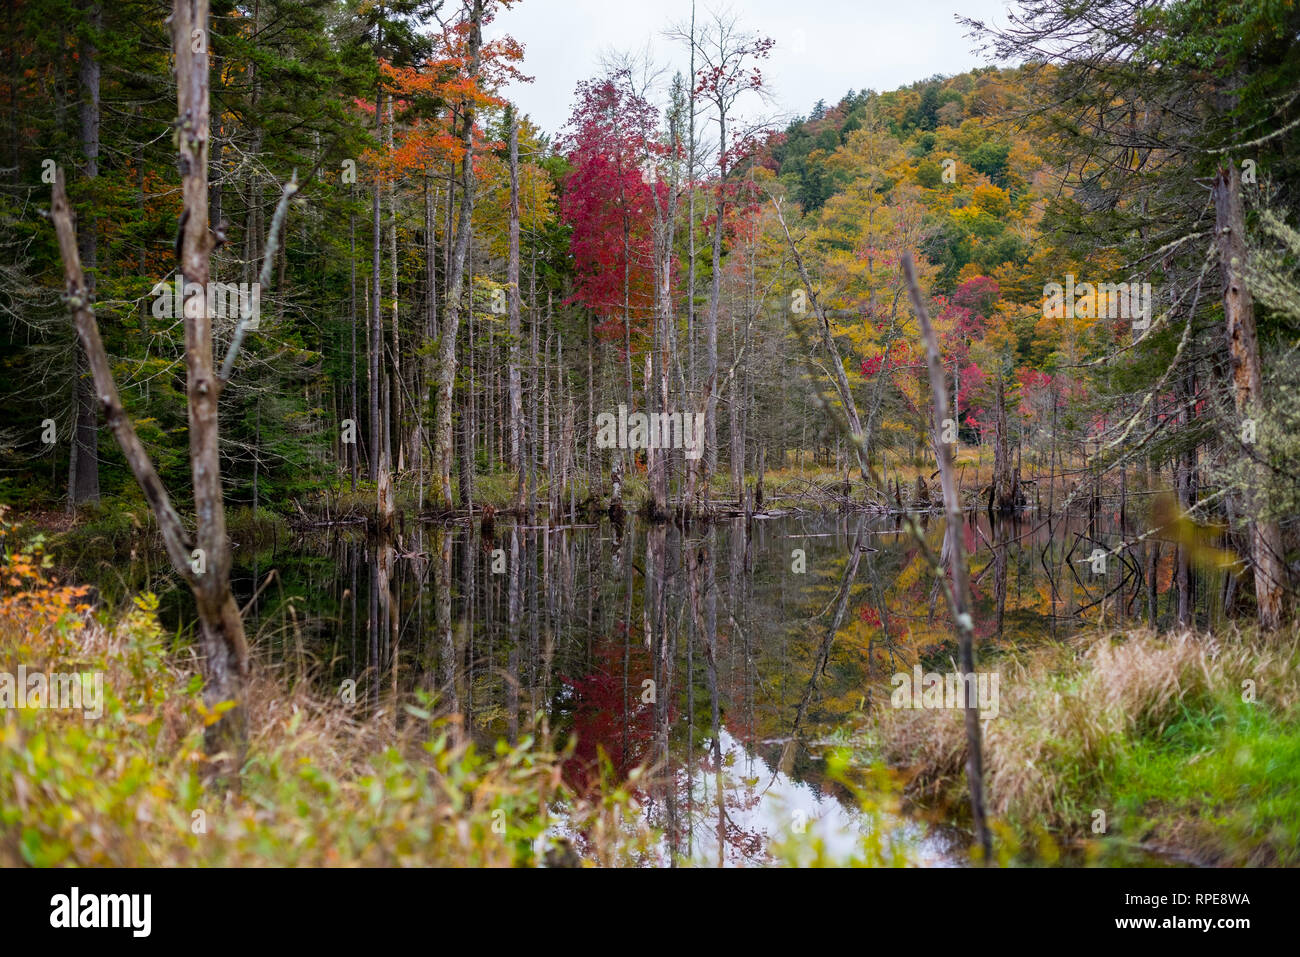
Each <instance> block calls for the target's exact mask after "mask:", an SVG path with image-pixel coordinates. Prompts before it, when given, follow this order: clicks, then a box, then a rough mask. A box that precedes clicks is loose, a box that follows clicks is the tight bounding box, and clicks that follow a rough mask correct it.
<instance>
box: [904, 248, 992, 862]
mask: <svg viewBox="0 0 1300 957" xmlns="http://www.w3.org/2000/svg"><path fill="white" fill-rule="evenodd" d="M903 274H904V276H906V278H907V290H908V293H909V295H910V296H911V298H912V308H913V309H915V310H916V318H917V321H918V322H919V323H920V325H921V336H922V338H923V339H924V340H925V350H926V356H927V360H928V366H929V373H930V391H931V392H932V393H933V395H934V421H933V423H932V428H931V431H932V435H933V439H932V441H933V443H934V454H935V458H936V459H937V460H938V462H939V482H940V485H941V487H942V489H943V505H944V514H945V517H946V519H947V522H946V526H945V530H944V534H945V536H946V537H947V539H948V555H949V559H950V566H949V567H950V568H951V571H952V587H951V588H949V587H948V586H947V584H945V585H944V590H943V591H944V595H945V596H946V597H947V599H948V605H949V607H950V608H951V610H952V620H953V626H954V627H955V628H956V630H957V643H958V649H959V651H958V655H959V657H960V659H961V661H960V667H961V671H962V674H963V675H974V673H975V649H974V639H975V622H974V619H972V618H971V613H970V571H969V569H968V568H967V566H966V547H965V544H964V543H963V542H962V511H961V501H960V500H959V499H958V497H957V475H956V471H955V470H954V469H953V464H952V445H951V444H950V443H948V442H941V441H939V430H940V429H941V428H942V426H943V423H944V421H945V420H946V419H947V418H948V386H947V382H946V380H945V379H944V374H943V364H942V362H941V361H940V358H939V341H938V339H937V338H936V337H935V334H934V327H933V326H932V325H930V314H929V312H928V311H927V310H926V308H925V300H924V299H923V298H922V296H921V287H920V285H919V284H918V283H917V281H916V271H915V270H914V268H913V266H912V254H911V253H903ZM936 571H938V570H937V569H936ZM940 581H942V575H941V574H940ZM968 680H972V679H968ZM963 710H964V711H965V717H966V752H967V753H966V779H967V781H968V782H969V784H970V806H971V818H972V822H973V824H974V827H975V839H976V841H977V842H978V843H979V845H980V848H981V850H982V851H983V859H982V863H987V862H988V860H989V858H990V856H991V855H992V851H993V845H992V841H991V840H990V838H989V831H988V824H987V822H986V820H985V812H984V756H983V753H982V750H981V744H980V723H979V721H980V719H979V711H978V709H977V708H976V705H975V702H973V701H972V700H971V696H970V695H966V696H965V700H964V708H963Z"/></svg>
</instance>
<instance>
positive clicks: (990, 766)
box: [873, 630, 1300, 841]
mask: <svg viewBox="0 0 1300 957" xmlns="http://www.w3.org/2000/svg"><path fill="white" fill-rule="evenodd" d="M1298 664H1300V643H1298V641H1297V636H1296V634H1295V633H1294V632H1292V633H1289V634H1286V635H1281V636H1274V637H1271V638H1268V639H1259V638H1257V637H1256V636H1254V635H1253V634H1252V633H1249V632H1241V631H1238V630H1232V631H1229V632H1227V633H1225V634H1222V635H1218V636H1212V635H1205V634H1196V633H1192V632H1178V633H1173V634H1166V635H1158V634H1153V633H1151V632H1147V631H1134V632H1129V633H1126V634H1105V635H1086V636H1080V637H1077V638H1075V639H1073V640H1071V641H1070V642H1068V643H1066V644H1063V645H1057V646H1049V647H1046V648H1041V649H1036V650H1034V651H1032V652H1029V653H1026V654H1023V655H1020V656H1018V657H1007V658H1000V659H998V660H997V661H996V662H995V663H993V664H990V665H986V666H985V667H986V668H988V669H992V670H998V671H1000V673H1001V688H1000V692H1001V695H1000V698H1001V700H1000V708H999V714H998V715H997V716H996V717H994V718H991V719H989V720H986V721H984V722H983V725H982V730H983V737H984V766H985V787H986V799H987V802H988V807H989V810H990V812H991V814H992V815H993V816H994V817H996V818H1001V819H1003V820H1004V821H1005V822H1006V823H1009V824H1011V825H1012V826H1013V827H1014V828H1017V829H1019V830H1020V831H1021V832H1023V833H1029V832H1031V831H1033V830H1036V829H1042V828H1045V829H1048V830H1051V831H1053V832H1056V833H1058V834H1060V835H1064V836H1068V837H1079V836H1084V835H1087V834H1088V833H1089V832H1090V825H1091V823H1092V821H1093V811H1094V809H1096V808H1108V807H1109V808H1114V807H1115V806H1116V805H1117V804H1118V803H1123V802H1122V796H1121V795H1119V794H1117V793H1115V792H1116V791H1117V784H1118V785H1120V786H1125V784H1126V783H1127V782H1129V780H1130V779H1134V781H1136V779H1137V778H1139V777H1141V775H1140V774H1135V773H1133V769H1134V767H1135V766H1138V765H1141V766H1146V765H1147V764H1148V756H1149V753H1159V754H1161V755H1162V756H1163V757H1165V758H1169V757H1171V751H1172V749H1177V748H1178V747H1183V746H1186V747H1188V749H1189V753H1188V756H1187V761H1188V762H1195V761H1196V760H1198V754H1199V753H1200V752H1201V751H1203V750H1213V746H1212V745H1209V746H1207V745H1206V742H1205V740H1204V739H1205V735H1206V734H1214V733H1217V732H1211V731H1204V728H1211V727H1220V726H1222V727H1228V726H1230V725H1232V724H1233V721H1234V720H1236V719H1235V718H1234V715H1236V714H1237V712H1238V709H1241V708H1247V709H1254V711H1252V712H1251V715H1252V717H1253V716H1254V715H1260V716H1261V718H1260V720H1266V721H1268V722H1272V723H1273V724H1272V725H1271V727H1272V726H1276V727H1280V728H1282V729H1283V731H1284V732H1285V731H1286V729H1294V727H1295V723H1296V721H1297V717H1300V707H1298V706H1300V669H1298V668H1297V665H1298ZM1244 682H1253V688H1254V692H1255V695H1256V696H1257V701H1255V702H1254V703H1253V704H1250V705H1245V704H1243V702H1242V697H1243V691H1244V687H1249V686H1244V685H1243V683H1244ZM878 717H879V721H878V725H877V730H876V733H875V740H874V742H873V744H874V746H876V747H877V748H878V749H879V751H880V753H881V754H882V757H883V758H884V759H885V760H886V761H888V762H889V763H891V764H893V765H896V766H901V767H903V768H905V769H907V771H908V786H907V794H908V796H909V797H910V798H911V799H912V800H914V801H917V802H933V801H940V802H944V801H946V802H951V803H952V804H953V805H954V806H957V805H959V804H961V803H962V802H964V800H965V794H966V780H965V760H966V739H965V728H964V724H963V718H962V712H961V711H960V710H903V709H898V710H895V709H891V708H887V707H886V708H884V709H882V710H881V711H880V713H879V716H878ZM1202 726H1203V727H1202ZM1189 728H1192V729H1198V730H1197V733H1196V734H1194V735H1193V734H1190V732H1189V731H1188V729H1189ZM1189 735H1190V736H1189ZM1191 738H1195V740H1196V742H1197V743H1196V745H1195V747H1193V746H1191V745H1184V743H1183V742H1184V740H1185V739H1186V740H1190V739H1191ZM1172 757H1173V758H1175V760H1174V761H1173V763H1174V765H1175V766H1177V765H1178V761H1177V760H1176V757H1177V756H1176V754H1172ZM1296 783H1297V782H1292V783H1291V785H1290V787H1294V786H1295V784H1296ZM1279 787H1285V785H1284V784H1283V783H1282V782H1279ZM1172 788H1173V785H1172V784H1171V789H1172ZM1189 790H1195V789H1194V788H1189ZM1226 790H1229V789H1228V788H1227V787H1226V785H1225V791H1226ZM1257 797H1260V799H1261V800H1263V799H1266V798H1268V797H1269V795H1267V794H1264V795H1257ZM1287 799H1288V800H1289V798H1287ZM1230 800H1231V796H1230V795H1226V794H1225V795H1224V798H1223V801H1230ZM1216 802H1217V803H1216ZM1134 803H1136V804H1137V805H1139V806H1140V805H1141V804H1142V803H1143V800H1142V799H1141V798H1140V796H1139V797H1135V798H1134ZM1147 803H1148V804H1152V803H1158V802H1156V799H1155V798H1151V799H1150V800H1148V801H1147ZM1210 806H1211V807H1212V808H1217V810H1218V812H1222V811H1223V810H1224V807H1225V805H1224V804H1223V802H1221V801H1218V799H1217V798H1216V799H1214V800H1212V801H1210ZM1148 809H1149V810H1153V812H1158V811H1160V810H1163V811H1165V812H1176V811H1177V809H1175V808H1164V809H1155V808H1148ZM1185 810H1188V811H1189V812H1194V811H1196V810H1197V809H1196V808H1187V809H1185ZM1157 816H1158V814H1157ZM1175 825H1177V827H1175ZM1169 829H1170V830H1171V831H1173V830H1182V831H1184V832H1186V831H1187V827H1186V821H1185V820H1184V821H1182V822H1181V824H1180V823H1179V822H1178V818H1177V814H1176V813H1172V814H1170V816H1169ZM1193 830H1195V831H1196V832H1197V833H1198V835H1199V839H1200V840H1202V841H1203V840H1205V838H1206V834H1205V829H1204V828H1194V829H1193ZM1168 836H1169V837H1172V838H1175V839H1176V835H1173V834H1170V835H1168Z"/></svg>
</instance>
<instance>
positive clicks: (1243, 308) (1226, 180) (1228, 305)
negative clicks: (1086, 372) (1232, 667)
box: [1214, 164, 1286, 631]
mask: <svg viewBox="0 0 1300 957" xmlns="http://www.w3.org/2000/svg"><path fill="white" fill-rule="evenodd" d="M1214 208H1215V227H1216V228H1215V241H1216V243H1217V245H1218V247H1219V272H1220V274H1221V275H1222V276H1223V315H1224V319H1225V320H1226V323H1227V334H1228V352H1229V354H1230V356H1231V359H1232V385H1233V396H1234V398H1235V399H1236V405H1237V414H1238V415H1240V416H1242V417H1243V418H1249V417H1251V416H1258V415H1261V414H1263V413H1264V409H1265V403H1264V396H1263V382H1262V378H1261V375H1260V363H1259V341H1258V339H1257V338H1256V335H1255V307H1254V303H1253V302H1252V301H1251V295H1250V289H1249V288H1247V285H1246V276H1245V274H1246V222H1245V214H1244V212H1243V209H1242V203H1241V176H1240V174H1239V173H1238V172H1237V167H1236V166H1235V165H1232V164H1228V166H1227V167H1226V168H1220V169H1219V172H1218V175H1216V176H1215V178H1214ZM1266 481H1267V474H1266V473H1265V471H1264V470H1263V468H1262V467H1261V468H1258V469H1257V470H1256V472H1255V487H1254V488H1253V489H1248V490H1247V497H1248V501H1247V503H1246V512H1247V514H1250V515H1257V516H1258V515H1264V516H1267V507H1266V506H1267V498H1268V496H1267V491H1266V489H1265V488H1264V483H1265V482H1266ZM1250 549H1251V557H1252V559H1253V564H1254V569H1255V603H1256V605H1257V606H1258V609H1259V625H1260V627H1261V628H1263V629H1265V630H1268V631H1272V630H1275V629H1276V628H1277V627H1278V626H1279V625H1280V624H1281V622H1282V599H1283V594H1284V590H1285V588H1286V566H1285V565H1284V564H1283V562H1282V536H1281V532H1280V531H1279V529H1278V526H1277V522H1275V521H1272V520H1270V519H1268V518H1267V517H1264V518H1262V519H1261V520H1259V521H1255V522H1252V523H1251V532H1250Z"/></svg>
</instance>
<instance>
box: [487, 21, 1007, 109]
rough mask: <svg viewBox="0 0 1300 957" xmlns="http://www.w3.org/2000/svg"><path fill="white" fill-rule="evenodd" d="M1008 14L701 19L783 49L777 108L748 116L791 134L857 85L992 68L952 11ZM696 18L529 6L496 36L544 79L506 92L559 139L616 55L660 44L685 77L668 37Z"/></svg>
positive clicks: (773, 60)
mask: <svg viewBox="0 0 1300 957" xmlns="http://www.w3.org/2000/svg"><path fill="white" fill-rule="evenodd" d="M1006 7H1007V2H1006V0H697V14H696V21H697V24H699V23H704V22H706V21H707V20H708V13H709V11H710V10H711V9H718V8H721V9H728V8H729V9H731V10H732V11H733V12H734V13H736V14H737V15H738V17H739V20H740V26H741V28H742V29H743V30H745V31H747V32H753V33H758V34H760V35H763V36H769V37H771V38H772V39H774V40H775V41H776V47H775V48H774V49H773V50H772V53H771V56H770V58H769V59H768V60H767V61H766V63H764V64H763V75H764V78H765V79H766V80H767V82H768V84H769V86H770V87H771V89H772V92H773V94H774V95H775V100H776V102H775V104H774V106H772V107H768V108H765V109H763V108H760V107H758V105H757V103H756V102H755V101H751V102H750V103H749V104H748V112H751V113H753V112H763V113H766V114H774V115H775V116H776V118H777V119H779V120H780V123H779V125H781V126H784V125H785V122H788V120H789V119H790V118H792V117H794V116H797V115H805V116H806V115H807V114H808V113H809V111H811V109H812V107H813V104H815V103H816V102H817V101H818V100H819V99H822V100H825V101H826V104H827V105H828V106H831V105H834V104H835V103H837V102H838V101H839V99H840V97H841V96H843V95H844V94H845V93H846V92H848V91H849V90H850V89H854V90H864V89H875V90H877V91H881V92H883V91H885V90H892V89H895V88H897V87H899V86H904V85H906V84H909V83H912V82H914V81H916V80H922V79H925V78H927V77H930V76H932V75H934V74H936V73H942V74H945V75H951V74H954V73H961V72H963V71H965V70H969V69H971V68H972V67H976V66H984V65H986V64H985V63H983V62H981V61H980V60H978V59H977V58H976V57H975V55H974V54H973V53H972V52H971V48H972V47H973V45H974V44H973V42H972V41H971V40H970V39H968V38H967V37H966V36H965V35H964V29H963V28H962V27H960V26H959V25H958V24H957V23H956V22H955V21H954V20H953V15H954V13H956V12H958V11H960V12H961V13H962V14H963V15H965V16H972V17H976V18H978V19H982V20H984V21H986V22H989V21H996V22H998V23H1004V22H1005V20H1006V18H1005V15H1004V11H1005V8H1006ZM690 13H691V0H521V2H520V3H518V5H516V6H515V7H514V8H513V9H511V10H509V11H506V12H504V13H502V14H499V15H498V17H497V20H496V22H495V23H493V24H492V25H491V27H490V28H489V30H488V31H487V35H488V36H489V37H492V36H498V35H500V34H502V33H509V34H511V35H513V36H514V37H515V39H517V40H518V41H519V42H521V43H522V44H523V45H524V53H525V57H524V63H523V72H524V73H525V74H527V75H529V76H532V77H535V80H534V82H533V83H531V84H515V85H512V86H511V87H509V88H507V90H506V91H505V93H506V95H507V96H508V97H509V98H510V99H512V100H514V101H515V102H517V103H518V104H519V106H520V108H521V109H522V110H523V112H524V113H526V114H528V115H529V116H530V117H532V119H533V121H534V122H535V123H537V124H538V125H539V126H541V128H542V129H543V130H545V131H546V132H548V133H551V134H555V133H556V132H557V131H558V130H559V129H560V127H562V126H563V125H564V122H565V121H566V120H567V119H568V116H569V112H570V110H571V108H572V103H573V90H574V87H575V85H576V84H577V83H578V81H579V80H585V79H589V78H591V77H593V76H595V75H597V74H598V73H599V72H600V63H601V59H602V57H603V56H604V55H606V54H608V53H610V52H612V51H623V52H641V51H643V50H645V49H646V46H647V44H649V45H650V49H651V52H652V54H653V56H654V58H655V59H656V61H657V62H659V63H662V64H671V65H672V67H673V68H674V69H677V68H680V69H681V71H682V73H685V72H686V70H687V67H688V62H687V60H686V54H685V50H684V49H683V48H682V46H681V45H679V44H677V43H675V42H674V41H672V40H669V39H666V38H665V37H664V36H663V32H664V31H665V30H666V29H667V28H668V27H670V26H671V25H674V24H678V23H683V24H685V23H689V22H690ZM670 75H671V73H670Z"/></svg>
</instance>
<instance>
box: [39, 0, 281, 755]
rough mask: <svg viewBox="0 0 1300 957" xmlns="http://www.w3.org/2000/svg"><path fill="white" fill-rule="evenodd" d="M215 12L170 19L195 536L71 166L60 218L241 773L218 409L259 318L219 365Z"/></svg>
mask: <svg viewBox="0 0 1300 957" xmlns="http://www.w3.org/2000/svg"><path fill="white" fill-rule="evenodd" d="M208 12H209V11H208V0H175V2H174V5H173V8H172V15H171V27H172V51H173V55H174V57H175V72H176V84H177V105H178V117H177V121H176V123H177V146H178V150H179V154H180V156H179V165H180V170H181V187H182V195H183V210H182V213H181V217H180V227H179V229H180V234H179V236H178V237H177V252H178V255H179V258H180V273H181V277H182V280H183V283H184V295H183V304H182V309H183V314H184V325H185V369H186V396H187V408H188V413H189V436H190V475H191V480H192V482H193V486H194V510H195V533H194V535H192V536H191V535H190V533H189V532H188V531H187V529H186V528H185V526H184V524H183V523H182V521H181V518H180V515H179V514H178V513H177V512H176V509H175V508H174V507H173V506H172V504H171V499H170V496H169V495H168V494H167V490H166V489H165V488H164V487H163V484H162V481H161V480H160V479H159V477H158V472H157V470H156V469H155V468H154V465H153V462H152V461H151V460H150V458H149V454H148V452H147V451H146V450H145V448H144V445H143V444H142V443H141V442H140V439H139V437H138V436H137V435H136V433H135V429H134V427H133V426H132V424H131V420H130V418H129V417H128V416H127V414H126V410H125V409H124V408H123V406H122V400H121V397H120V395H119V393H118V389H117V384H116V382H114V380H113V374H112V369H111V367H110V364H109V359H108V354H107V352H106V351H105V349H104V343H103V340H102V339H101V338H100V335H99V325H98V323H97V322H96V320H95V312H94V309H93V307H92V305H91V301H90V296H89V292H88V290H87V287H86V278H85V273H84V270H83V268H82V264H81V257H80V254H79V251H78V248H77V236H76V228H75V225H74V221H73V213H72V208H71V206H70V205H69V203H68V196H67V192H66V189H65V187H64V179H63V171H62V170H59V171H58V173H57V175H56V177H55V183H54V201H53V206H52V210H51V216H52V219H53V220H54V226H55V230H56V232H57V234H58V240H59V251H60V253H61V254H62V257H63V267H64V279H65V284H66V297H67V303H68V308H69V310H70V311H71V313H72V315H73V319H74V321H75V323H76V327H77V335H78V337H79V338H80V340H81V345H82V348H83V349H84V350H85V353H86V357H87V360H88V362H89V364H90V369H91V373H92V376H93V379H94V384H95V392H96V395H97V398H98V402H99V406H100V408H101V410H102V411H103V413H104V417H105V420H106V421H107V423H108V425H109V428H111V429H112V430H113V434H114V436H115V437H116V439H117V442H118V444H119V445H120V446H121V448H122V452H123V454H124V455H125V457H126V460H127V463H128V464H129V465H130V467H131V472H132V474H133V475H134V476H135V478H136V481H137V482H138V483H139V484H140V487H141V489H142V490H143V491H144V494H145V498H146V499H147V500H148V502H149V505H150V507H151V508H152V510H153V513H154V516H155V517H156V519H157V521H158V526H159V529H160V530H161V532H162V536H163V543H164V545H165V547H166V550H167V555H168V557H169V558H170V559H171V563H172V565H173V567H174V568H175V569H176V571H177V573H178V574H180V575H181V577H182V578H184V579H185V581H186V582H187V583H188V584H189V586H190V590H191V591H192V592H193V594H194V599H195V605H196V607H197V610H198V616H199V648H200V652H201V654H202V659H203V668H204V674H205V677H206V683H205V688H204V703H205V706H206V707H207V708H208V709H209V711H210V712H212V713H214V714H215V715H217V720H216V721H214V722H213V723H212V724H211V725H209V727H208V729H207V739H206V745H207V748H208V750H209V752H210V753H214V754H216V753H222V754H224V755H225V758H226V760H225V762H224V763H219V764H218V765H217V766H216V767H217V769H218V770H219V771H222V772H224V773H230V772H235V771H237V770H238V768H239V766H240V765H241V764H242V761H243V756H244V753H245V752H246V750H247V738H248V731H247V711H246V707H245V701H244V695H245V685H246V680H247V677H248V644H247V641H246V640H245V637H244V624H243V621H242V619H241V618H240V614H239V606H238V604H236V602H235V598H234V595H233V594H232V592H231V590H230V543H229V540H228V538H227V536H226V516H225V506H224V501H223V496H222V484H221V460H220V455H219V438H220V436H219V431H218V418H217V412H218V403H219V401H220V398H221V394H222V391H223V390H224V388H225V386H226V383H227V382H228V381H229V379H230V374H231V372H232V370H233V368H234V365H235V361H236V359H237V358H238V356H239V351H240V348H241V345H242V343H243V340H244V336H245V334H246V332H247V330H248V328H249V325H250V320H252V319H253V318H254V317H253V316H250V315H248V314H247V313H245V314H243V315H241V317H240V319H239V322H238V323H237V325H236V327H235V331H234V335H233V337H232V339H231V343H230V346H229V349H228V351H227V353H226V357H225V360H224V362H223V363H222V365H221V368H220V370H219V371H218V370H217V368H216V366H215V362H214V356H213V336H212V317H211V315H210V314H209V311H208V296H207V292H208V288H207V287H208V280H209V274H210V269H211V255H212V249H213V245H214V242H215V240H214V237H213V235H212V232H211V231H210V230H209V228H208V147H209V123H208V121H209V103H208V89H209V88H208V83H209V66H208ZM297 189H298V184H297V177H296V175H295V177H294V178H293V179H292V180H291V181H290V182H289V183H287V184H286V185H285V187H284V191H283V193H282V194H281V197H280V202H279V204H278V206H277V207H276V211H275V215H274V217H273V218H272V221H271V228H270V231H269V233H268V235H267V240H266V248H265V251H264V257H263V261H262V271H261V276H260V281H261V284H262V286H263V287H266V286H269V285H270V281H271V269H272V266H273V264H274V262H275V259H276V253H277V252H278V250H279V245H280V233H281V230H282V229H283V226H284V220H285V217H286V215H287V213H288V208H289V199H290V197H292V196H293V195H294V193H295V192H297ZM223 709H224V710H223Z"/></svg>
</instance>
